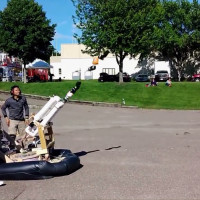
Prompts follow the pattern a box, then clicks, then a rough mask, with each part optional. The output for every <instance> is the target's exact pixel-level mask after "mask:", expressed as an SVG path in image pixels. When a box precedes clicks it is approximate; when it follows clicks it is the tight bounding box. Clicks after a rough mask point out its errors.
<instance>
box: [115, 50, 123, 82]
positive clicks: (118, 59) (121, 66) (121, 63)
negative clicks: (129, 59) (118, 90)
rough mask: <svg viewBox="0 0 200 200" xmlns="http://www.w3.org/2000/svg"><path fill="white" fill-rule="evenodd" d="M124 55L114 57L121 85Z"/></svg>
mask: <svg viewBox="0 0 200 200" xmlns="http://www.w3.org/2000/svg"><path fill="white" fill-rule="evenodd" d="M124 58H125V55H122V53H121V54H120V55H119V56H118V55H116V60H117V64H118V65H119V83H123V61H124Z"/></svg>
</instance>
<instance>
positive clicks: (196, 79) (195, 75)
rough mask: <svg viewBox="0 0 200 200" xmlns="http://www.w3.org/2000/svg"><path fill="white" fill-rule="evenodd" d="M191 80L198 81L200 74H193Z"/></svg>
mask: <svg viewBox="0 0 200 200" xmlns="http://www.w3.org/2000/svg"><path fill="white" fill-rule="evenodd" d="M192 81H196V82H199V81H200V74H194V75H193V76H192Z"/></svg>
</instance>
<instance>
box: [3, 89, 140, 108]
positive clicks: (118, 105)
mask: <svg viewBox="0 0 200 200" xmlns="http://www.w3.org/2000/svg"><path fill="white" fill-rule="evenodd" d="M0 93H3V94H10V92H8V91H2V90H0ZM23 95H24V96H25V97H28V98H31V99H37V100H49V99H50V97H46V96H39V95H32V94H23ZM69 103H71V104H80V105H90V106H101V107H115V108H131V109H137V108H138V107H137V106H125V105H121V104H119V103H105V102H94V101H80V100H70V101H69ZM30 106H31V107H32V108H40V107H41V106H37V105H30Z"/></svg>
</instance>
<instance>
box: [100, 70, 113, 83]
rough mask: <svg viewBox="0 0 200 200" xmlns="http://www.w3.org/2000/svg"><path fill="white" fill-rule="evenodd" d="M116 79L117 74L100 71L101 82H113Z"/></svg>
mask: <svg viewBox="0 0 200 200" xmlns="http://www.w3.org/2000/svg"><path fill="white" fill-rule="evenodd" d="M115 80H116V75H110V74H107V73H105V72H102V73H100V76H99V78H98V81H99V82H111V81H115Z"/></svg>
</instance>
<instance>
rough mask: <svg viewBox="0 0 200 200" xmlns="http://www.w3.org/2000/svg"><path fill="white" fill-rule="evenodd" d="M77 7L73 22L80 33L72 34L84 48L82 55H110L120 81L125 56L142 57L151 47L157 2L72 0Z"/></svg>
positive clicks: (148, 0) (145, 0) (121, 79)
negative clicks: (113, 57)
mask: <svg viewBox="0 0 200 200" xmlns="http://www.w3.org/2000/svg"><path fill="white" fill-rule="evenodd" d="M72 2H73V4H74V6H75V8H76V16H74V17H73V18H74V23H75V24H76V26H77V27H78V28H79V29H80V30H81V34H80V35H78V34H75V35H74V36H75V38H77V40H78V42H79V43H82V44H84V45H85V46H86V49H85V50H84V51H83V52H84V53H88V54H90V55H92V56H97V55H98V56H99V57H100V58H101V59H103V58H104V57H106V56H107V55H108V54H109V53H111V54H113V55H114V56H115V57H116V61H117V63H118V65H119V82H123V77H122V73H123V61H124V59H125V57H127V56H130V57H136V56H137V55H141V56H145V55H147V54H148V53H149V52H150V51H151V50H152V48H153V42H152V41H151V40H150V35H151V32H152V31H153V24H154V23H155V22H154V21H155V20H157V14H156V13H157V10H156V9H155V8H157V0H72Z"/></svg>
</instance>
